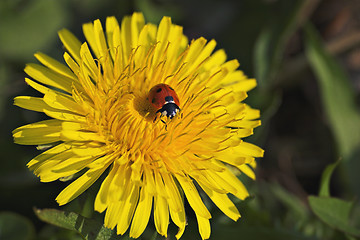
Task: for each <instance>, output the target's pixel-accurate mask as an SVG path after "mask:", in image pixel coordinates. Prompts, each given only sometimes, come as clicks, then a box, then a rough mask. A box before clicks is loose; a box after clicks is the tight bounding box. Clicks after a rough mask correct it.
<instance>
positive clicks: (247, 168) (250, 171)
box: [237, 164, 256, 180]
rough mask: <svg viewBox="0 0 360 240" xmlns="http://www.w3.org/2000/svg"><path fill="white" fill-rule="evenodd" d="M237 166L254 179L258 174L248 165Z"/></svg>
mask: <svg viewBox="0 0 360 240" xmlns="http://www.w3.org/2000/svg"><path fill="white" fill-rule="evenodd" d="M237 168H238V169H239V170H240V171H241V172H243V173H244V174H246V176H248V177H249V178H251V179H252V180H255V178H256V176H255V173H254V170H252V169H251V168H250V167H249V166H248V165H246V164H243V165H241V166H237Z"/></svg>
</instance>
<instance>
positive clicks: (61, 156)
mask: <svg viewBox="0 0 360 240" xmlns="http://www.w3.org/2000/svg"><path fill="white" fill-rule="evenodd" d="M83 32H84V35H85V37H86V42H85V43H81V42H80V41H79V40H78V39H77V38H76V37H75V36H74V35H73V34H72V33H70V32H69V31H68V30H66V29H63V30H61V31H59V36H60V39H61V41H62V43H63V44H64V46H65V48H66V52H65V53H64V60H65V62H66V65H65V64H63V63H60V62H58V61H56V60H55V59H53V58H51V57H49V56H47V55H45V54H43V53H36V54H35V57H36V58H37V59H38V60H39V62H40V63H41V64H42V65H40V64H28V65H27V66H26V67H25V72H26V73H27V74H28V75H29V76H30V77H31V79H30V78H26V83H27V84H28V85H30V86H31V87H32V88H34V89H36V90H37V91H39V92H40V93H42V94H44V96H43V97H31V96H19V97H16V98H15V99H14V102H15V105H17V106H20V107H22V108H25V109H29V110H32V111H38V112H43V113H45V114H46V115H47V116H49V117H50V119H49V120H45V121H41V122H37V123H32V124H28V125H25V126H22V127H19V128H17V129H15V130H14V131H13V136H14V141H15V142H16V143H18V144H24V145H40V146H43V145H45V146H48V147H49V146H50V147H49V148H48V149H47V150H46V149H45V151H44V152H43V153H41V154H40V155H38V156H36V157H35V158H34V159H32V160H31V161H30V162H29V163H28V167H29V168H30V169H31V170H32V171H33V172H34V173H35V174H36V175H37V176H39V177H40V179H41V181H42V182H51V181H55V180H58V179H62V178H69V177H70V176H73V175H74V174H77V173H78V174H79V173H81V174H82V175H81V176H79V177H78V178H76V180H73V182H71V183H70V184H69V185H68V186H67V187H66V188H65V189H64V190H63V191H62V192H61V193H60V194H59V195H58V197H57V198H56V201H57V202H58V203H59V204H60V205H64V204H66V203H68V202H70V201H72V200H73V199H75V198H76V197H77V196H79V195H80V194H81V193H83V192H84V191H85V190H87V189H88V188H89V187H90V186H91V185H92V184H93V183H94V182H95V181H96V180H97V179H98V178H99V177H100V176H101V175H102V174H103V173H104V172H106V176H105V179H104V181H103V182H102V183H101V187H100V189H99V191H98V193H97V196H96V199H95V204H94V208H95V210H96V211H99V212H104V211H106V213H105V220H104V222H105V226H106V227H109V228H115V227H116V229H117V233H118V234H124V233H125V232H126V231H128V230H129V235H130V237H133V238H137V237H139V236H140V235H141V234H142V233H143V231H144V230H145V228H146V226H147V224H148V222H149V218H150V215H151V212H152V211H153V218H154V222H155V227H156V230H157V231H158V233H159V234H161V235H163V236H167V231H168V225H169V221H170V218H171V220H172V222H174V224H176V225H177V226H178V228H179V231H178V233H177V235H176V237H177V238H180V237H181V235H182V234H183V232H184V229H185V226H186V215H185V208H184V201H185V198H186V199H187V201H188V203H189V205H190V206H191V208H192V209H193V211H194V212H195V215H196V217H197V221H198V227H199V232H200V235H201V237H202V239H207V238H209V237H210V231H211V230H210V223H209V219H210V218H211V214H210V212H209V211H208V209H207V208H206V206H205V205H204V203H203V201H202V198H201V197H200V195H199V192H198V187H199V188H201V189H202V190H203V192H205V193H206V194H207V195H208V196H209V198H210V199H211V200H212V201H213V202H214V203H215V205H216V206H217V207H219V209H220V210H221V211H223V212H224V214H226V215H227V216H228V217H229V218H231V219H233V220H237V219H238V218H239V217H240V214H239V212H238V210H237V208H236V207H235V205H234V204H233V202H232V201H231V200H230V199H229V197H228V194H229V193H230V194H232V195H234V196H236V197H237V198H239V199H245V198H246V197H247V196H248V195H249V194H248V191H247V190H246V188H245V186H244V185H243V184H242V182H241V181H240V180H239V179H238V178H237V177H236V176H235V175H234V173H233V171H231V169H230V168H229V166H234V167H236V168H238V169H239V170H240V171H241V172H242V173H244V174H246V175H247V176H249V177H250V178H255V175H254V171H253V169H254V168H255V165H256V164H255V161H254V158H255V157H262V156H263V150H262V149H261V148H259V147H257V146H255V145H253V144H250V143H247V142H244V141H242V140H241V139H242V138H244V137H247V136H249V135H251V134H252V132H253V128H255V127H257V126H259V125H260V121H259V120H258V118H259V115H260V114H259V111H258V110H255V109H252V108H250V107H249V106H248V105H246V104H244V103H242V100H244V99H245V98H246V97H247V94H246V92H247V91H249V90H251V89H252V88H254V87H255V86H256V81H255V79H248V78H247V77H246V76H245V75H244V74H243V72H241V71H240V70H237V68H238V66H239V63H238V62H237V61H236V60H231V61H226V55H225V53H224V51H223V50H217V51H215V52H213V51H214V48H215V45H216V43H215V41H214V40H211V41H207V40H206V39H204V38H199V39H196V40H192V41H191V42H190V43H189V42H188V39H187V38H186V37H185V36H184V34H183V32H182V27H181V26H177V25H175V24H172V22H171V19H170V18H169V17H164V18H163V19H162V20H161V22H160V24H159V26H156V25H153V24H150V23H147V24H146V23H145V21H144V17H143V15H142V14H141V13H134V14H133V15H132V16H127V17H125V18H124V19H123V20H122V22H121V24H119V23H118V21H117V20H116V19H115V18H114V17H108V18H107V19H106V23H105V31H104V30H103V26H102V24H101V22H100V21H99V20H95V21H94V22H93V23H87V24H84V25H83ZM160 83H164V84H167V85H169V86H171V87H172V88H173V89H174V91H175V92H176V94H177V96H178V98H179V108H180V109H181V111H180V112H179V113H177V114H176V115H175V117H173V118H171V119H170V118H167V117H166V116H165V117H164V116H163V117H161V116H159V115H160V114H159V113H156V110H157V109H156V108H154V106H153V105H152V104H151V101H149V99H148V94H149V90H150V89H151V88H152V87H153V86H155V85H157V84H160ZM156 115H158V117H157V118H156ZM155 119H156V120H155ZM160 119H161V120H162V121H163V122H165V124H164V123H163V122H162V121H160ZM196 185H197V186H198V187H197V186H196ZM183 196H184V197H183Z"/></svg>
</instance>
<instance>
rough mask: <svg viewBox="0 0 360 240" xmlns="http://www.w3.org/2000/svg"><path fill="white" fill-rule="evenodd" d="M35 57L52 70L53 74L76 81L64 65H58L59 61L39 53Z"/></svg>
mask: <svg viewBox="0 0 360 240" xmlns="http://www.w3.org/2000/svg"><path fill="white" fill-rule="evenodd" d="M35 57H36V58H37V59H38V60H39V61H40V62H41V63H42V64H43V65H45V66H46V67H48V68H49V69H51V70H53V71H54V72H56V73H58V74H60V75H62V76H64V77H67V78H70V79H72V80H73V81H78V80H77V78H76V76H75V75H74V73H73V72H72V71H70V69H69V68H68V67H67V66H65V65H64V64H62V63H60V62H59V61H57V60H55V59H53V58H52V57H49V56H48V55H46V54H43V53H41V52H38V53H36V54H35Z"/></svg>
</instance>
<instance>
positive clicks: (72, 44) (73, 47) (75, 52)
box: [58, 29, 81, 63]
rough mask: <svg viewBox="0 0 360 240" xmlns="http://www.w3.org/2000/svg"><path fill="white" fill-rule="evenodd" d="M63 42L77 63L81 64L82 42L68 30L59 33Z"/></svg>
mask: <svg viewBox="0 0 360 240" xmlns="http://www.w3.org/2000/svg"><path fill="white" fill-rule="evenodd" d="M58 35H59V37H60V40H61V42H62V43H63V44H64V46H65V48H66V49H67V51H68V52H69V53H70V54H71V56H72V57H73V58H74V59H75V61H76V62H78V63H80V62H81V58H80V46H81V42H80V41H79V40H78V39H77V38H76V37H75V36H74V34H72V33H71V32H70V31H69V30H67V29H62V30H60V31H59V32H58Z"/></svg>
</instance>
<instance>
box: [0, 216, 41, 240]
mask: <svg viewBox="0 0 360 240" xmlns="http://www.w3.org/2000/svg"><path fill="white" fill-rule="evenodd" d="M34 234H35V228H34V226H33V225H32V223H31V222H30V221H29V220H28V219H27V218H25V217H23V216H21V215H19V214H17V213H12V212H0V239H6V240H18V239H22V240H27V239H33V238H34Z"/></svg>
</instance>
